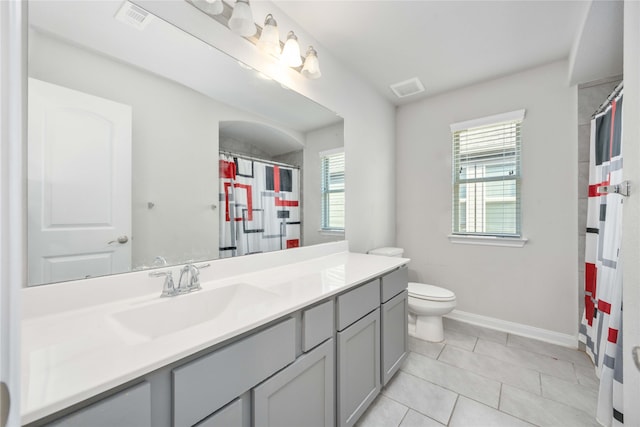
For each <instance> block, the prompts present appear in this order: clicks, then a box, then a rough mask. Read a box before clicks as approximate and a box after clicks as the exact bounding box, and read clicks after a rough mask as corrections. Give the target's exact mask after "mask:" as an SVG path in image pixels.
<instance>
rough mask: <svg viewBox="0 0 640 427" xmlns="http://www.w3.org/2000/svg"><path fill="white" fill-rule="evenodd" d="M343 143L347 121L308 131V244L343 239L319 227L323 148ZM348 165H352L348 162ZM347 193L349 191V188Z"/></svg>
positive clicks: (305, 170) (305, 172) (305, 175)
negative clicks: (321, 153)
mask: <svg viewBox="0 0 640 427" xmlns="http://www.w3.org/2000/svg"><path fill="white" fill-rule="evenodd" d="M342 147H344V123H338V124H335V125H332V126H327V127H324V128H322V129H317V130H315V131H312V132H309V133H307V140H306V145H305V151H304V168H303V171H302V178H303V183H304V185H303V189H304V191H303V197H302V202H303V205H304V206H305V207H306V209H305V212H304V213H305V216H304V220H303V222H302V226H303V230H304V244H305V245H315V244H318V243H326V242H333V241H336V240H342V239H344V236H343V235H336V234H327V233H323V232H321V231H320V228H321V216H322V215H321V209H322V201H321V191H320V190H321V181H322V180H321V172H320V152H322V151H326V150H331V149H334V148H342ZM346 167H347V169H348V168H349V166H348V165H347V166H346ZM346 194H347V195H349V194H350V192H349V190H347V192H346Z"/></svg>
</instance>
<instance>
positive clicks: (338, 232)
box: [318, 229, 344, 236]
mask: <svg viewBox="0 0 640 427" xmlns="http://www.w3.org/2000/svg"><path fill="white" fill-rule="evenodd" d="M318 233H319V234H323V235H325V236H344V230H324V229H320V230H318Z"/></svg>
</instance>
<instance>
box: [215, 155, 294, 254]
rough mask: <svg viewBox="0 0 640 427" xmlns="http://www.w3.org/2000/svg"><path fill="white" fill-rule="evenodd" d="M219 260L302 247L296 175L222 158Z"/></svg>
mask: <svg viewBox="0 0 640 427" xmlns="http://www.w3.org/2000/svg"><path fill="white" fill-rule="evenodd" d="M219 168H220V187H219V189H220V190H219V191H220V198H219V206H220V209H219V210H218V211H219V212H220V221H219V223H220V258H229V257H234V256H239V255H248V254H254V253H261V252H270V251H277V250H281V249H290V248H296V247H298V246H300V170H299V169H298V168H296V167H294V166H287V165H283V164H279V163H271V162H269V161H268V160H264V161H263V160H254V159H249V158H243V157H241V156H239V155H230V154H225V153H220V159H219Z"/></svg>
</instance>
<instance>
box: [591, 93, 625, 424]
mask: <svg viewBox="0 0 640 427" xmlns="http://www.w3.org/2000/svg"><path fill="white" fill-rule="evenodd" d="M621 182H622V94H620V95H618V97H617V98H615V99H614V100H613V101H611V104H610V105H609V106H608V107H607V108H606V110H605V111H604V112H603V113H601V114H598V115H597V116H596V117H595V118H594V119H593V120H591V147H590V160H589V202H588V204H589V206H588V212H587V233H586V249H585V262H586V266H585V267H586V268H585V291H584V295H585V311H584V314H583V318H582V324H581V325H580V341H582V342H584V343H585V344H586V348H587V354H589V356H591V359H592V360H593V362H594V364H595V366H596V374H597V375H598V377H599V378H600V390H599V394H598V407H597V411H596V418H597V420H598V422H600V423H601V424H602V425H605V426H612V425H613V426H619V425H622V424H623V408H622V403H623V398H622V264H621V260H622V258H621V256H620V248H621V243H622V207H623V203H624V197H623V196H622V195H620V194H615V193H612V194H600V193H599V192H598V187H600V186H605V185H611V186H613V185H616V184H620V183H621Z"/></svg>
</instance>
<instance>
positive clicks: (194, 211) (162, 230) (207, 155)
mask: <svg viewBox="0 0 640 427" xmlns="http://www.w3.org/2000/svg"><path fill="white" fill-rule="evenodd" d="M29 44H30V61H29V76H30V77H35V78H38V79H41V80H45V81H48V82H51V83H54V84H58V85H61V86H65V87H68V88H71V89H75V90H79V91H82V92H85V93H90V94H93V95H96V96H100V97H103V98H107V99H111V100H114V101H117V102H121V103H124V104H127V105H131V106H132V107H133V141H134V142H133V148H132V161H133V165H132V167H133V175H132V178H133V179H132V228H133V230H132V249H133V251H132V252H133V260H132V264H133V267H134V268H137V267H141V266H144V265H147V266H149V265H152V263H153V260H154V258H155V257H156V256H158V255H162V256H164V257H165V258H166V259H167V261H168V262H169V263H170V264H175V263H180V262H184V261H185V260H199V259H212V258H217V257H218V246H219V245H218V231H219V230H218V216H219V212H218V210H217V209H216V210H214V209H212V207H211V206H212V205H214V204H215V205H217V204H218V192H219V190H218V166H217V162H218V139H219V132H218V128H219V126H218V122H219V121H225V120H247V121H253V122H260V123H266V124H268V125H270V126H276V125H275V124H273V123H268V122H267V121H266V120H265V119H264V118H261V117H257V116H253V115H250V114H248V113H246V112H243V111H240V110H237V109H235V108H232V107H229V106H227V105H225V104H221V103H219V102H217V101H214V100H213V99H211V98H209V97H207V96H204V95H202V94H200V93H198V92H196V91H193V90H191V89H189V88H187V87H185V86H182V85H180V84H177V83H174V82H172V81H170V80H167V79H165V78H162V77H159V76H156V75H154V74H151V73H148V72H146V71H143V70H141V69H138V68H135V67H132V66H129V65H127V64H124V63H121V62H117V61H113V60H110V59H109V58H107V57H104V56H102V55H98V54H95V53H93V52H91V51H88V50H85V49H82V48H79V47H76V46H72V45H70V44H67V43H64V42H61V41H59V40H57V39H53V38H51V37H47V36H44V35H42V34H40V33H37V32H34V31H31V32H30V40H29ZM177 106H179V108H177ZM276 127H278V128H280V127H279V126H276ZM290 132H293V131H290ZM148 202H152V203H154V204H155V206H154V207H153V209H149V208H148V206H147V203H148Z"/></svg>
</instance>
